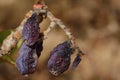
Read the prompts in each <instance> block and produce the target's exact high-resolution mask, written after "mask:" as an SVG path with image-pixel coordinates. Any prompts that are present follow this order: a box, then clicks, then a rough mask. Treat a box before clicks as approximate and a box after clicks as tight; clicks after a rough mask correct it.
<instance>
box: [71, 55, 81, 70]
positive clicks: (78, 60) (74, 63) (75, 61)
mask: <svg viewBox="0 0 120 80" xmlns="http://www.w3.org/2000/svg"><path fill="white" fill-rule="evenodd" d="M80 62H81V58H80V55H79V54H78V55H77V56H76V58H75V59H74V61H73V64H72V69H73V70H74V69H76V67H77V66H78V65H79V63H80Z"/></svg>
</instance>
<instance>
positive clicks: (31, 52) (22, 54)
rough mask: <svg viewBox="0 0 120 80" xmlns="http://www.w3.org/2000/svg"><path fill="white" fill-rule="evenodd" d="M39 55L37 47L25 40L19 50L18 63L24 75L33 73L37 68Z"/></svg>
mask: <svg viewBox="0 0 120 80" xmlns="http://www.w3.org/2000/svg"><path fill="white" fill-rule="evenodd" d="M37 61H38V56H37V54H36V49H35V48H31V47H29V46H27V45H26V43H25V42H24V43H23V44H22V46H21V48H20V51H19V57H18V58H17V61H16V65H17V68H18V70H19V72H20V73H21V74H22V75H25V74H31V73H33V72H34V71H35V70H36V66H37Z"/></svg>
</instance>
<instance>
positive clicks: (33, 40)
mask: <svg viewBox="0 0 120 80" xmlns="http://www.w3.org/2000/svg"><path fill="white" fill-rule="evenodd" d="M41 34H42V33H40V28H39V22H38V15H37V14H36V13H34V14H33V15H32V16H31V17H30V18H29V19H28V20H27V22H26V23H25V24H24V27H23V30H22V38H23V40H24V42H23V44H22V46H21V48H20V50H19V57H18V58H17V61H16V65H17V68H18V70H19V72H20V73H21V74H23V75H24V74H31V73H33V72H34V71H35V70H36V66H37V60H38V58H39V56H40V54H41V51H42V49H43V47H42V43H43V40H42V39H41V38H42V35H41Z"/></svg>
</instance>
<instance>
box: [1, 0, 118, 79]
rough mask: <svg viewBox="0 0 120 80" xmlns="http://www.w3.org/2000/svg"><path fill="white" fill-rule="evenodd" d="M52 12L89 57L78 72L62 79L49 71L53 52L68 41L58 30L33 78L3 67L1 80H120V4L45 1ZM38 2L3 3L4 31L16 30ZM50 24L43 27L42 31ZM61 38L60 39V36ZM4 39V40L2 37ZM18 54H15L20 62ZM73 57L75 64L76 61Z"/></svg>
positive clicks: (113, 0)
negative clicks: (48, 64)
mask: <svg viewBox="0 0 120 80" xmlns="http://www.w3.org/2000/svg"><path fill="white" fill-rule="evenodd" d="M45 2H46V4H47V5H48V10H50V11H51V12H53V14H54V15H55V16H56V17H58V18H60V19H62V21H63V22H64V24H65V25H66V26H68V27H69V28H71V31H72V32H73V34H74V35H75V37H76V38H77V39H76V41H77V43H78V45H79V46H80V48H81V50H82V51H83V52H84V53H85V54H86V55H85V56H84V57H83V59H82V62H81V63H80V65H79V66H78V67H77V68H76V70H75V71H72V70H71V69H70V68H71V67H70V68H69V70H68V71H66V72H65V73H64V74H62V75H61V76H59V77H53V76H52V75H51V74H50V73H49V72H48V70H47V61H48V58H49V55H50V51H51V50H52V49H53V48H54V47H55V46H56V45H57V44H58V43H62V42H63V41H65V40H66V39H67V37H66V35H65V33H64V32H63V31H62V30H61V29H60V28H59V27H56V28H55V29H54V30H53V31H52V32H51V33H50V34H49V37H48V39H47V40H45V41H44V50H43V51H42V55H41V57H40V59H39V65H38V67H37V71H36V72H35V73H34V74H32V75H30V76H29V77H24V76H22V75H20V74H19V72H18V71H17V69H16V67H14V66H12V65H10V64H8V63H2V64H0V80H120V35H119V34H120V0H45ZM33 4H34V0H0V31H4V30H7V29H15V28H16V27H17V26H18V25H19V24H20V22H21V21H22V19H23V18H24V15H25V13H26V12H28V11H29V10H30V9H32V5H33ZM48 25H49V20H48V19H47V20H44V21H43V23H42V24H41V31H44V30H45V29H46V28H47V26H48ZM58 35H59V36H58ZM0 38H1V37H0ZM17 56H18V54H17V53H16V54H14V59H16V58H17ZM74 56H75V55H73V56H72V61H73V59H74Z"/></svg>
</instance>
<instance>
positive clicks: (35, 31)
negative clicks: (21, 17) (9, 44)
mask: <svg viewBox="0 0 120 80" xmlns="http://www.w3.org/2000/svg"><path fill="white" fill-rule="evenodd" d="M39 33H40V27H39V22H38V15H37V14H36V13H34V14H33V15H32V16H31V17H30V18H29V19H28V20H27V21H26V23H25V24H24V26H23V30H22V38H23V39H24V40H26V41H27V45H34V44H35V43H36V41H37V40H38V39H39Z"/></svg>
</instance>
